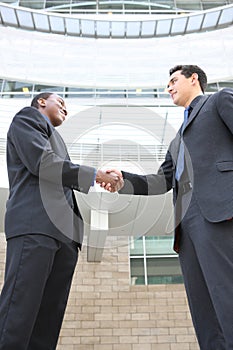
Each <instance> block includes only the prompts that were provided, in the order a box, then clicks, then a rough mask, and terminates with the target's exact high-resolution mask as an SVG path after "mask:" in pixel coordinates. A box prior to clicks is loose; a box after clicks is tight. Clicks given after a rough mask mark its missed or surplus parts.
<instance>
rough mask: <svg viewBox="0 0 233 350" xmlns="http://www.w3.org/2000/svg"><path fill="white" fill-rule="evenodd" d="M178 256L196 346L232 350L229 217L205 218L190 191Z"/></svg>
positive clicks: (232, 225)
mask: <svg viewBox="0 0 233 350" xmlns="http://www.w3.org/2000/svg"><path fill="white" fill-rule="evenodd" d="M184 202H185V198H184ZM179 258H180V263H181V268H182V272H183V276H184V283H185V288H186V292H187V297H188V302H189V306H190V311H191V316H192V320H193V324H194V328H195V331H196V335H197V339H198V342H199V345H200V349H201V350H233V306H232V301H233V220H229V221H224V222H219V223H212V222H209V221H207V220H206V219H205V218H204V217H203V215H202V213H201V211H200V209H199V206H198V204H197V201H196V199H195V195H193V196H192V199H191V203H190V205H189V208H188V210H187V212H186V214H185V216H184V218H183V220H182V222H181V241H180V252H179Z"/></svg>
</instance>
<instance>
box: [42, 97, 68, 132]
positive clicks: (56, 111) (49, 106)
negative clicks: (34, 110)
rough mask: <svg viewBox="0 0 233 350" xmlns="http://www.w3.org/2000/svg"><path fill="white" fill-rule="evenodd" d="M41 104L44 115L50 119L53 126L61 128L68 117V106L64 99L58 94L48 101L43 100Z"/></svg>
mask: <svg viewBox="0 0 233 350" xmlns="http://www.w3.org/2000/svg"><path fill="white" fill-rule="evenodd" d="M39 103H40V105H41V106H43V114H45V115H46V116H47V117H48V118H49V119H50V121H51V123H52V124H53V126H59V125H61V124H62V123H63V121H64V120H65V118H66V115H67V110H66V105H65V102H64V100H63V98H61V97H60V96H58V95H56V94H52V95H50V96H49V97H48V98H47V100H45V99H41V101H39ZM41 103H43V104H41Z"/></svg>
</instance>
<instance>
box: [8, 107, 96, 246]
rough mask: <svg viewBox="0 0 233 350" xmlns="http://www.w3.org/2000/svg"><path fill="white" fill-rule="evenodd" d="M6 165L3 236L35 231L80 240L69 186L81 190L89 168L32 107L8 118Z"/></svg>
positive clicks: (90, 171) (88, 182) (89, 179)
mask: <svg viewBox="0 0 233 350" xmlns="http://www.w3.org/2000/svg"><path fill="white" fill-rule="evenodd" d="M7 167H8V176H9V199H8V201H7V207H6V215H5V233H6V238H7V239H8V238H11V237H15V236H18V235H24V234H34V233H36V234H45V235H48V236H51V237H53V238H56V239H58V240H64V239H65V240H66V239H67V238H69V239H71V240H75V241H76V242H78V243H80V244H81V243H82V240H83V221H82V218H81V215H80V213H79V210H78V206H77V203H76V199H75V196H74V190H78V191H81V192H84V193H87V192H88V191H89V188H90V186H91V184H92V182H93V178H94V172H95V169H94V168H92V167H88V166H80V165H77V164H73V163H72V162H71V161H70V158H69V155H68V152H67V149H66V146H65V144H64V141H63V139H62V137H61V136H60V134H59V133H58V132H57V130H56V129H55V128H54V127H53V126H52V124H51V123H50V122H49V120H46V118H44V116H43V115H42V114H41V113H40V112H39V111H38V110H37V109H36V108H34V107H25V108H23V109H22V110H21V111H19V112H18V113H17V114H16V115H15V117H14V118H13V120H12V123H11V125H10V128H9V131H8V135H7Z"/></svg>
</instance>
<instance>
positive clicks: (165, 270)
mask: <svg viewBox="0 0 233 350" xmlns="http://www.w3.org/2000/svg"><path fill="white" fill-rule="evenodd" d="M146 263H147V283H148V284H176V283H183V278H182V275H181V270H180V265H179V262H178V259H177V258H176V257H173V258H149V259H147V260H146Z"/></svg>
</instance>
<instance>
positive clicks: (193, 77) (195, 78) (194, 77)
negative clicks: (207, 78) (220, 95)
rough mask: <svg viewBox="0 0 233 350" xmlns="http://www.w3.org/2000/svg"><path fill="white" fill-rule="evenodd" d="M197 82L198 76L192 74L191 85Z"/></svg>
mask: <svg viewBox="0 0 233 350" xmlns="http://www.w3.org/2000/svg"><path fill="white" fill-rule="evenodd" d="M197 81H198V74H197V73H193V74H192V83H194V82H197Z"/></svg>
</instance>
